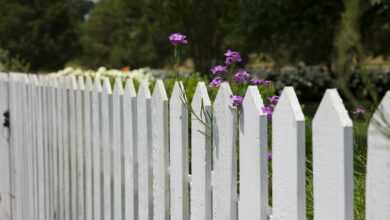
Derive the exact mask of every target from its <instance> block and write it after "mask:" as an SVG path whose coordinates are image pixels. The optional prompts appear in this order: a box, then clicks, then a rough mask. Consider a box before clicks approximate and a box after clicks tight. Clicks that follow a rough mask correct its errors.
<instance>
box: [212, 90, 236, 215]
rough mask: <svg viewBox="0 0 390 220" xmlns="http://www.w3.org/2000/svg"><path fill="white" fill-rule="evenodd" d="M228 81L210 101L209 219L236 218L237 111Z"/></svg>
mask: <svg viewBox="0 0 390 220" xmlns="http://www.w3.org/2000/svg"><path fill="white" fill-rule="evenodd" d="M231 95H232V91H231V89H230V86H229V84H227V83H223V84H221V86H220V88H219V91H218V93H217V97H216V99H215V103H214V114H213V116H214V120H213V137H214V141H213V146H214V149H213V150H214V152H213V154H214V161H213V165H214V173H213V219H214V220H236V219H237V179H236V177H237V153H236V150H237V149H236V143H237V110H236V108H234V107H233V106H232V103H231V100H230V96H231Z"/></svg>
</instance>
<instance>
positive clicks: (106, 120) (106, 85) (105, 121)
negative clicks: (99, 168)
mask: <svg viewBox="0 0 390 220" xmlns="http://www.w3.org/2000/svg"><path fill="white" fill-rule="evenodd" d="M111 94H112V90H111V85H110V81H109V80H108V79H107V78H103V90H102V93H101V94H100V101H101V103H100V104H101V106H100V111H101V112H100V114H101V134H100V135H101V143H102V153H103V155H102V158H103V207H104V211H103V212H104V215H103V216H104V220H110V219H112V206H111V205H112V201H111V199H112V197H111V196H112V194H111V162H112V161H111V158H112V148H111V143H110V114H111V112H110V104H111V99H112V96H111Z"/></svg>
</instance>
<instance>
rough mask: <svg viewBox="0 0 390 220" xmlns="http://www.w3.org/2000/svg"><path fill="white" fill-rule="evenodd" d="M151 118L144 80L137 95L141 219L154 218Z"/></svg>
mask: <svg viewBox="0 0 390 220" xmlns="http://www.w3.org/2000/svg"><path fill="white" fill-rule="evenodd" d="M151 120H152V119H151V95H150V91H149V84H148V82H147V81H143V82H142V83H141V85H140V88H139V91H138V96H137V128H138V129H137V141H138V146H137V147H138V149H137V151H138V175H139V176H138V181H139V183H138V198H139V202H138V206H139V207H138V208H139V212H138V213H139V220H152V219H153V199H152V196H153V195H152V190H153V189H152V187H153V185H152V167H151V157H152V146H151V145H152V142H151V136H152V135H151Z"/></svg>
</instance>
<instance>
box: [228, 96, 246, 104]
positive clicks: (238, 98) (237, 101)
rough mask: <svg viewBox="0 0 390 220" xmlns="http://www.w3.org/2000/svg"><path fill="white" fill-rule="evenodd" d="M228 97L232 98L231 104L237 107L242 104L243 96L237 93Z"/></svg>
mask: <svg viewBox="0 0 390 220" xmlns="http://www.w3.org/2000/svg"><path fill="white" fill-rule="evenodd" d="M230 99H231V100H232V105H233V106H235V107H239V106H241V104H242V101H243V100H244V97H242V96H239V95H232V96H230Z"/></svg>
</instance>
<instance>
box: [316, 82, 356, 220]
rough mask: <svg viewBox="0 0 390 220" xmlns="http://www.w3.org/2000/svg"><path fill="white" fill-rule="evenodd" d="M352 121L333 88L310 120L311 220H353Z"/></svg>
mask: <svg viewBox="0 0 390 220" xmlns="http://www.w3.org/2000/svg"><path fill="white" fill-rule="evenodd" d="M352 142H353V141H352V121H351V119H350V118H349V116H348V112H347V111H346V109H345V107H344V105H343V102H342V100H341V98H340V96H339V94H338V93H337V90H335V89H328V90H327V91H326V92H325V95H324V97H323V99H322V101H321V103H320V106H319V108H318V110H317V113H316V114H315V117H314V119H313V179H314V180H313V186H314V201H315V202H314V219H315V220H329V219H333V220H352V219H353V157H352V155H353V150H352V147H353V146H352Z"/></svg>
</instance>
